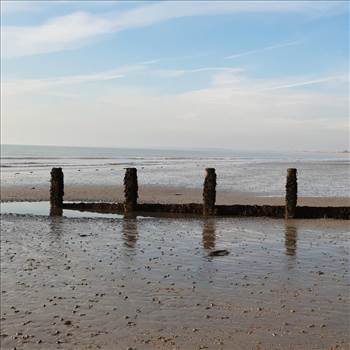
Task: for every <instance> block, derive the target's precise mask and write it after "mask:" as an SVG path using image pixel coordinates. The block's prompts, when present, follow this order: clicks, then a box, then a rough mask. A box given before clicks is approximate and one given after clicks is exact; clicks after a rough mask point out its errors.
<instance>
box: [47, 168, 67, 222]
mask: <svg viewBox="0 0 350 350" xmlns="http://www.w3.org/2000/svg"><path fill="white" fill-rule="evenodd" d="M63 194H64V185H63V171H62V168H52V170H51V186H50V216H62V214H63Z"/></svg>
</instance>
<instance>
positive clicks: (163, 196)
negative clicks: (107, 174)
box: [1, 184, 350, 206]
mask: <svg viewBox="0 0 350 350" xmlns="http://www.w3.org/2000/svg"><path fill="white" fill-rule="evenodd" d="M64 199H65V200H67V201H107V202H122V201H123V200H124V193H123V187H122V186H120V185H119V186H118V185H76V184H70V185H65V196H64ZM47 200H49V185H35V186H20V185H16V186H2V187H1V201H3V202H5V201H47ZM139 201H140V202H141V203H142V202H148V203H175V204H177V203H191V202H195V203H201V202H202V189H197V188H185V187H169V186H143V185H140V188H139ZM216 202H217V204H257V205H262V204H270V205H284V198H283V197H261V196H257V195H256V194H254V193H247V192H230V191H222V190H220V186H218V189H217V201H216ZM298 205H309V206H350V198H348V197H343V198H339V197H299V198H298Z"/></svg>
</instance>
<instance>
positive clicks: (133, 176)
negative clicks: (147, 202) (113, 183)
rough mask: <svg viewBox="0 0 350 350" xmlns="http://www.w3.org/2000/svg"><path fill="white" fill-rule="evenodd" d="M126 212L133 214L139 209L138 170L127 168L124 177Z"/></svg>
mask: <svg viewBox="0 0 350 350" xmlns="http://www.w3.org/2000/svg"><path fill="white" fill-rule="evenodd" d="M124 198H125V200H124V212H125V213H131V212H133V211H135V210H136V208H137V198H138V184H137V169H136V168H127V169H126V171H125V177H124Z"/></svg>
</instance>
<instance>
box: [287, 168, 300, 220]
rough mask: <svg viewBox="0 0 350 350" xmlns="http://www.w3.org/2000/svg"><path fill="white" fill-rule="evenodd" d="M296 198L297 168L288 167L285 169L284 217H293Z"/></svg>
mask: <svg viewBox="0 0 350 350" xmlns="http://www.w3.org/2000/svg"><path fill="white" fill-rule="evenodd" d="M297 199H298V184H297V169H294V168H289V169H288V170H287V183H286V209H285V218H286V219H293V218H294V217H295V212H296V207H297Z"/></svg>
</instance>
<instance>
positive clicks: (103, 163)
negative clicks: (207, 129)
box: [1, 145, 350, 197]
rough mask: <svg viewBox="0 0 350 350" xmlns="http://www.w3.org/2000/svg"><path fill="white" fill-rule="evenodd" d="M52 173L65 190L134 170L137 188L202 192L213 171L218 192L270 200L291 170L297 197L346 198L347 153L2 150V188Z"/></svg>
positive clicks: (43, 180)
mask: <svg viewBox="0 0 350 350" xmlns="http://www.w3.org/2000/svg"><path fill="white" fill-rule="evenodd" d="M52 167H62V168H63V171H64V176H65V183H66V184H81V185H84V184H90V185H100V184H101V185H102V184H103V185H106V184H108V185H109V184H111V185H112V184H116V185H121V184H122V183H123V176H124V172H125V168H128V167H136V168H137V170H138V179H139V183H140V184H141V185H157V186H171V187H185V188H200V187H202V185H203V180H204V174H205V168H208V167H213V168H215V169H216V173H217V183H218V185H217V188H218V190H223V191H235V192H242V193H251V194H254V195H257V196H271V197H279V196H284V193H285V177H286V172H287V168H291V167H293V168H297V170H298V194H299V196H305V197H349V196H350V186H349V185H350V159H349V153H347V152H339V153H335V152H334V153H331V152H329V153H327V152H282V151H278V150H276V151H268V152H267V151H238V150H237V151H236V150H226V149H223V150H220V149H136V148H135V149H128V148H97V147H60V146H25V145H1V186H16V185H19V186H26V185H28V186H33V185H38V184H39V185H40V184H48V183H49V180H50V170H51V168H52Z"/></svg>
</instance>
